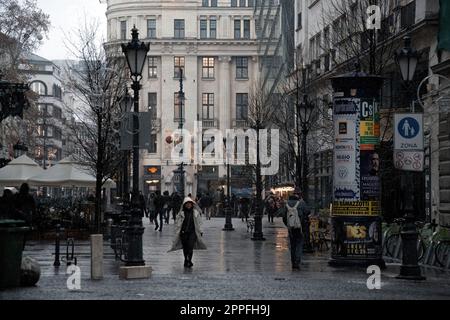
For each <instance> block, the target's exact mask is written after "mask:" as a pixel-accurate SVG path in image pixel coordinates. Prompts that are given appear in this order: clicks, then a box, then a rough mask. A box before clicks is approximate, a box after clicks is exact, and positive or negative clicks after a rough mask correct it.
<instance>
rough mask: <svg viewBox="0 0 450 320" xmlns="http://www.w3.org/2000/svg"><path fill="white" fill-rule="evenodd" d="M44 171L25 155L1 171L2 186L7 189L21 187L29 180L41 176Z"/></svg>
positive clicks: (0, 181)
mask: <svg viewBox="0 0 450 320" xmlns="http://www.w3.org/2000/svg"><path fill="white" fill-rule="evenodd" d="M42 172H44V170H43V169H42V168H41V167H39V165H38V164H37V163H36V162H34V161H33V160H32V159H30V158H29V157H27V155H23V156H21V157H19V158H17V159H14V160H12V161H11V162H10V163H9V164H8V165H7V166H5V167H3V168H1V169H0V185H1V186H6V187H13V186H20V185H21V184H22V183H24V182H28V179H29V178H31V177H33V176H36V175H39V174H41V173H42Z"/></svg>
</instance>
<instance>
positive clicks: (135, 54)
mask: <svg viewBox="0 0 450 320" xmlns="http://www.w3.org/2000/svg"><path fill="white" fill-rule="evenodd" d="M131 36H132V39H131V41H130V42H128V43H127V44H126V45H125V44H122V51H123V53H124V54H125V57H126V59H127V63H128V67H129V68H130V73H131V78H132V79H133V80H138V79H139V78H141V77H142V70H143V69H144V64H145V58H146V57H147V52H148V51H149V50H150V44H146V43H144V42H141V41H140V40H139V32H138V29H137V28H136V26H133V29H132V30H131Z"/></svg>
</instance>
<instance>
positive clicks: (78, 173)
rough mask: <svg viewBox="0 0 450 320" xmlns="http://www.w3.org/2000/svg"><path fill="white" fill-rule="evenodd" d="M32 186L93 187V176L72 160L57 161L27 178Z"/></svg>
mask: <svg viewBox="0 0 450 320" xmlns="http://www.w3.org/2000/svg"><path fill="white" fill-rule="evenodd" d="M29 183H30V184H31V185H33V186H47V187H88V188H94V187H95V177H94V176H92V175H91V174H89V173H88V172H87V171H85V170H83V169H82V168H81V167H80V166H78V165H77V164H76V162H74V161H73V160H71V159H69V158H66V159H63V160H61V161H59V162H58V163H57V164H56V165H55V166H53V167H50V168H49V169H47V170H45V171H44V172H42V173H41V174H38V175H36V176H34V177H32V178H30V179H29Z"/></svg>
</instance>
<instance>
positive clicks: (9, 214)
mask: <svg viewBox="0 0 450 320" xmlns="http://www.w3.org/2000/svg"><path fill="white" fill-rule="evenodd" d="M0 219H6V220H8V219H13V220H14V219H18V216H17V214H16V210H15V208H14V194H13V193H12V191H11V190H9V189H5V190H3V196H2V197H1V198H0Z"/></svg>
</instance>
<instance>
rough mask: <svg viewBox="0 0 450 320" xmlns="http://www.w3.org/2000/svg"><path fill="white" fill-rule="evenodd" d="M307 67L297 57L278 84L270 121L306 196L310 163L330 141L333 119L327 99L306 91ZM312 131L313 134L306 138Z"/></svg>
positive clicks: (311, 171) (310, 169) (295, 178)
mask: <svg viewBox="0 0 450 320" xmlns="http://www.w3.org/2000/svg"><path fill="white" fill-rule="evenodd" d="M306 86H307V82H306V69H304V68H303V66H302V65H301V63H299V61H297V63H296V68H295V69H294V71H293V72H292V73H291V74H290V75H289V76H288V77H287V78H286V79H285V80H284V81H282V82H280V84H279V88H278V91H279V99H277V103H276V105H277V106H278V107H277V112H276V113H275V114H274V117H273V122H274V123H275V124H276V125H277V127H279V128H280V130H281V131H282V135H283V141H284V142H285V143H284V144H282V145H281V147H282V152H284V153H287V154H289V155H290V156H289V158H290V159H294V160H295V167H294V168H292V170H291V173H292V175H293V177H294V180H295V185H296V186H297V187H299V188H301V189H302V190H303V192H304V195H305V197H308V193H309V190H308V189H309V184H308V178H309V177H310V176H311V174H313V169H312V168H310V166H309V164H310V163H312V162H313V160H314V155H315V154H316V152H319V151H321V150H323V149H324V148H327V147H329V146H330V145H331V144H332V136H333V132H332V130H330V128H332V119H331V117H330V115H329V112H328V110H329V106H328V103H329V101H328V100H326V99H324V98H323V97H311V96H308V95H307V89H306ZM311 135H313V136H314V138H309V137H310V136H311Z"/></svg>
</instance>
